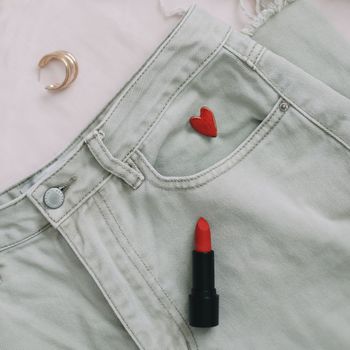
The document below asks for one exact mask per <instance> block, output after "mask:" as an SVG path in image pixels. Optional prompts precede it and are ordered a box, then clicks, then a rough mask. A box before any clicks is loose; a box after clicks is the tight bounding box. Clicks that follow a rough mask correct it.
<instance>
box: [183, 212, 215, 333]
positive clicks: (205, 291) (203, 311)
mask: <svg viewBox="0 0 350 350" xmlns="http://www.w3.org/2000/svg"><path fill="white" fill-rule="evenodd" d="M189 307H190V310H189V318H190V325H191V326H192V327H214V326H217V325H218V324H219V295H217V294H216V289H215V277H214V251H213V250H212V249H211V233H210V226H209V224H208V222H207V221H206V220H205V219H204V218H202V217H201V218H199V220H198V221H197V225H196V230H195V240H194V250H193V251H192V290H191V294H190V295H189Z"/></svg>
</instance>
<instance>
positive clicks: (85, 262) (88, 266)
mask: <svg viewBox="0 0 350 350" xmlns="http://www.w3.org/2000/svg"><path fill="white" fill-rule="evenodd" d="M60 230H61V231H62V232H63V233H64V234H65V238H66V240H68V242H70V245H71V246H74V247H75V245H74V243H73V242H72V240H71V239H70V238H69V236H68V234H67V232H66V231H65V230H64V229H63V228H62V227H60ZM74 251H75V254H77V255H78V256H79V257H80V260H81V261H82V262H84V263H83V265H85V266H86V267H87V268H88V271H89V273H90V274H91V275H92V276H93V279H95V281H96V282H97V284H98V286H99V288H100V289H101V290H103V292H104V293H105V295H106V297H107V298H108V300H109V301H110V303H111V304H112V305H113V307H114V308H115V309H116V310H117V311H118V313H119V316H120V318H121V319H122V320H123V322H124V323H125V325H126V327H127V328H128V329H129V331H130V333H131V334H132V335H133V336H134V337H135V339H137V341H138V343H139V345H140V347H141V348H142V349H143V350H146V349H145V348H144V347H143V346H142V345H141V342H140V341H139V339H138V337H137V336H136V335H135V333H134V332H133V330H132V329H131V327H130V326H129V324H128V323H127V322H126V320H125V319H124V317H123V316H122V315H121V313H120V311H119V309H118V307H117V306H116V305H115V303H114V302H113V300H112V298H111V297H110V295H109V293H108V292H107V291H106V289H105V288H104V287H103V285H102V283H101V281H100V280H99V278H98V277H97V275H96V274H95V272H94V271H93V270H92V268H91V266H90V265H89V263H88V262H87V261H86V259H84V258H83V256H82V255H81V254H80V252H79V251H78V249H77V248H76V247H75V249H74ZM117 317H118V316H117Z"/></svg>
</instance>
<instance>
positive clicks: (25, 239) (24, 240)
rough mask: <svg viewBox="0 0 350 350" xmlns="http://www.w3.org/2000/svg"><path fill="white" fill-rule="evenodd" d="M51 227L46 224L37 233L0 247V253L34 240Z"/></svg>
mask: <svg viewBox="0 0 350 350" xmlns="http://www.w3.org/2000/svg"><path fill="white" fill-rule="evenodd" d="M50 227H51V225H50V224H46V225H45V226H43V227H42V228H41V229H39V230H38V231H36V232H34V233H31V234H30V235H28V236H26V237H24V238H22V239H20V240H19V241H15V242H14V243H10V244H6V245H5V246H2V247H0V253H3V252H6V251H8V250H10V249H12V248H15V247H17V246H18V245H21V244H23V243H26V242H28V241H30V240H31V239H32V238H35V237H36V236H38V235H39V234H41V233H43V232H45V231H46V230H47V229H49V228H50Z"/></svg>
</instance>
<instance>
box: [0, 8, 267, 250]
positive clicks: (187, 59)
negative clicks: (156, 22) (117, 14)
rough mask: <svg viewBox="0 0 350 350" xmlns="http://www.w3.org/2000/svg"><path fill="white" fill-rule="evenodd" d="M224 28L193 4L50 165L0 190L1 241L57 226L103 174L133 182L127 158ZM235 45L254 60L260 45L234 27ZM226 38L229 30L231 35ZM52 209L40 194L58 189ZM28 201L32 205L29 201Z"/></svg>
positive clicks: (136, 176)
mask: <svg viewBox="0 0 350 350" xmlns="http://www.w3.org/2000/svg"><path fill="white" fill-rule="evenodd" d="M230 33H231V27H230V26H229V25H227V24H225V23H224V22H221V21H220V20H218V19H215V18H214V17H212V16H210V15H209V14H207V13H206V12H204V11H202V10H201V9H199V8H197V7H196V6H195V5H194V6H192V7H191V8H190V9H189V10H188V11H187V13H186V14H185V15H184V16H183V18H182V19H181V20H180V22H179V23H178V24H177V26H176V27H175V28H174V29H173V30H172V31H171V33H170V34H169V35H168V36H167V38H166V39H165V40H164V41H163V42H162V44H161V45H160V46H159V47H158V48H157V50H156V51H155V52H154V53H153V54H152V56H151V57H149V59H148V60H147V61H146V63H145V64H144V65H143V66H142V67H141V68H140V69H139V71H138V72H137V73H136V74H135V75H134V76H133V77H132V78H131V80H130V81H129V82H128V83H127V84H126V85H125V86H124V87H123V89H122V90H121V91H120V92H118V93H117V95H116V96H115V97H114V98H113V99H112V100H111V101H110V102H109V103H108V105H107V106H105V107H104V109H103V110H102V111H101V113H100V114H99V115H98V116H96V118H95V119H94V120H93V121H92V122H91V123H90V125H89V126H87V127H86V128H85V129H84V130H83V131H82V132H81V134H80V135H79V136H78V137H77V138H76V139H75V140H74V141H73V142H72V143H71V145H69V146H68V147H67V149H66V150H65V151H63V152H62V153H61V154H60V155H59V156H58V157H57V158H56V159H54V160H53V161H52V162H51V163H49V164H48V165H46V166H45V167H43V168H42V169H40V170H39V171H38V172H37V173H35V174H33V175H31V176H29V177H28V178H26V179H24V180H23V181H21V182H20V183H18V184H16V185H15V186H13V187H11V188H10V189H8V190H6V191H5V192H3V193H2V194H0V231H3V232H0V247H3V246H6V244H7V243H10V242H12V241H13V240H14V239H15V240H16V239H17V238H16V237H14V236H16V235H20V236H21V237H18V238H25V237H23V232H28V234H32V233H33V232H36V231H38V230H40V229H41V228H42V227H43V226H45V224H47V221H48V222H49V223H51V224H52V225H53V226H54V227H58V226H59V225H60V223H61V222H63V221H64V220H65V219H66V218H67V217H69V216H70V214H72V213H73V212H74V211H75V210H76V209H77V208H79V207H80V206H81V205H82V204H83V203H84V202H85V201H86V200H87V199H88V198H89V197H90V196H92V195H93V194H94V193H95V192H96V191H97V190H98V189H99V188H100V187H101V186H102V185H103V184H104V183H105V182H106V181H107V180H108V178H109V177H110V176H113V175H117V176H119V177H120V178H121V179H122V180H124V181H125V182H126V183H127V184H129V185H130V187H131V189H132V188H134V189H135V188H137V187H138V186H139V185H140V184H141V183H142V181H143V176H142V174H141V173H140V172H138V171H137V170H136V169H133V168H132V166H130V164H129V163H128V162H127V160H128V158H129V157H130V156H131V155H132V153H133V152H134V151H135V150H136V149H137V147H138V146H139V145H141V144H142V142H143V140H145V139H146V138H147V136H148V135H149V133H150V132H151V130H152V128H153V127H154V126H155V125H156V124H157V122H158V121H159V120H160V118H161V117H162V113H163V111H164V110H165V108H166V106H167V105H168V104H169V103H170V102H171V101H172V99H174V98H175V97H176V96H177V94H178V93H179V92H180V91H181V90H182V89H183V88H184V87H185V86H186V84H187V83H188V82H189V81H191V79H192V78H193V77H195V76H196V75H197V74H198V73H199V72H200V71H201V70H202V69H203V68H204V67H205V66H206V65H207V64H208V63H209V62H210V61H211V60H212V59H213V58H214V57H215V55H216V54H217V53H218V52H219V50H220V49H221V48H222V46H223V45H224V44H225V42H226V41H227V39H228V38H229V37H230ZM236 34H237V35H234V36H233V38H231V39H230V40H231V44H232V41H233V42H234V43H233V45H234V47H235V50H236V51H237V52H239V53H240V54H241V55H242V57H248V56H249V57H248V60H249V62H252V64H253V62H254V60H255V58H256V56H257V55H259V53H261V48H262V47H261V46H260V45H258V44H256V43H255V42H254V41H253V40H252V39H250V38H249V37H247V36H245V35H243V34H240V33H236ZM231 37H232V35H231ZM67 183H69V186H67V190H66V191H65V199H64V202H63V204H62V206H60V207H59V208H56V209H51V208H49V207H47V205H45V203H44V195H45V192H46V191H47V190H48V189H49V188H52V187H65V185H66V184H67ZM33 204H34V206H33Z"/></svg>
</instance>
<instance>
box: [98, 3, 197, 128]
mask: <svg viewBox="0 0 350 350" xmlns="http://www.w3.org/2000/svg"><path fill="white" fill-rule="evenodd" d="M192 11H193V9H192V10H191V11H190V12H189V13H188V15H187V17H186V18H184V20H183V21H182V23H180V25H179V26H178V27H177V28H176V29H175V32H173V33H172V35H171V36H170V37H169V38H168V41H167V42H166V43H165V44H164V46H163V47H162V48H161V50H160V51H159V52H157V53H156V55H155V56H154V57H153V59H152V61H150V62H149V64H148V66H147V67H145V69H144V70H143V71H142V72H141V73H140V75H139V76H138V77H137V79H136V80H135V81H134V82H133V83H132V84H131V85H130V86H129V88H128V89H127V91H125V94H124V95H123V97H121V99H120V100H119V101H118V103H117V104H116V105H115V106H114V108H113V109H112V110H111V111H110V112H109V116H108V117H107V118H106V119H105V120H102V122H101V126H102V125H105V124H106V123H107V122H108V120H109V119H110V118H111V117H112V115H113V113H114V111H115V110H116V109H117V108H118V107H119V105H120V104H121V103H122V101H124V99H125V98H126V97H128V95H129V93H130V92H131V91H132V90H133V88H134V86H135V85H136V84H137V83H138V81H139V80H140V79H141V78H142V77H143V76H144V74H146V73H147V71H148V70H149V69H150V68H151V67H152V65H153V64H154V62H155V61H156V60H157V59H158V57H159V56H160V55H161V54H162V52H163V51H164V50H165V49H166V48H167V47H168V46H169V45H170V43H172V42H173V40H174V38H175V37H176V35H177V34H178V33H179V32H180V30H181V29H182V27H183V26H184V25H185V23H186V22H187V21H188V19H189V17H190V14H191V13H192Z"/></svg>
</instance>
